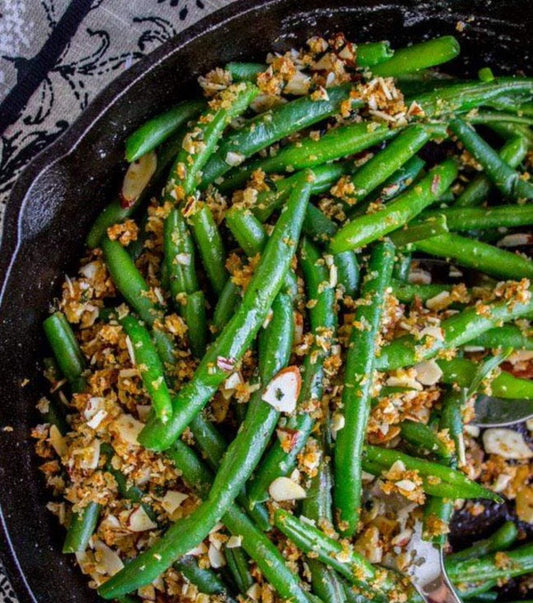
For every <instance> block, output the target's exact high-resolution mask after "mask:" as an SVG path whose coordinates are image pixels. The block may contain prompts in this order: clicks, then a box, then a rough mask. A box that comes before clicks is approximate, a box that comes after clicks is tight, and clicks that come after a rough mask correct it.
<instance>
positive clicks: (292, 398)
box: [261, 366, 302, 413]
mask: <svg viewBox="0 0 533 603" xmlns="http://www.w3.org/2000/svg"><path fill="white" fill-rule="evenodd" d="M301 386H302V377H301V375H300V371H299V370H298V367H296V366H288V367H287V368H284V369H282V370H281V371H280V372H279V373H278V374H277V375H276V376H275V377H274V378H273V379H272V381H271V382H270V383H269V384H268V385H267V386H266V388H265V391H264V392H263V396H262V398H261V399H262V400H263V401H264V402H266V403H267V404H270V405H271V406H272V407H273V408H275V409H276V410H277V411H278V412H286V413H291V412H293V411H294V409H295V408H296V403H297V402H298V396H299V395H300V388H301Z"/></svg>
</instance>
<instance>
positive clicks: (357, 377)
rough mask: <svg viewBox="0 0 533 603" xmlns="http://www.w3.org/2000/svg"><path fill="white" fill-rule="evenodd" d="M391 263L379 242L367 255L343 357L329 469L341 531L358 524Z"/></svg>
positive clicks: (389, 250) (388, 249) (390, 251)
mask: <svg viewBox="0 0 533 603" xmlns="http://www.w3.org/2000/svg"><path fill="white" fill-rule="evenodd" d="M393 264H394V246H393V245H392V244H391V243H380V244H378V245H377V246H376V247H375V248H374V250H373V251H372V255H371V257H370V261H369V264H368V269H367V274H366V276H365V279H364V281H363V284H362V288H361V298H362V299H363V300H365V303H364V304H361V305H359V306H358V307H357V309H356V312H355V319H354V327H353V330H352V334H351V337H350V344H349V348H348V354H347V357H346V371H345V382H344V389H343V393H342V414H343V416H344V427H343V429H341V430H340V431H339V432H338V434H337V443H336V446H335V455H334V467H335V487H334V499H335V509H336V511H337V513H338V517H337V523H338V526H339V527H340V531H341V532H342V533H343V534H346V535H349V536H351V535H353V534H354V532H355V531H356V530H357V526H358V523H359V514H360V507H361V496H362V481H361V473H362V468H361V456H362V450H363V443H364V440H365V433H366V426H367V423H368V417H369V415H370V407H371V390H372V384H373V380H372V375H373V372H374V366H375V360H376V355H377V352H376V340H377V337H378V333H379V329H380V324H381V319H382V316H383V311H384V303H385V291H386V289H387V287H388V285H389V281H390V278H391V275H392V267H393Z"/></svg>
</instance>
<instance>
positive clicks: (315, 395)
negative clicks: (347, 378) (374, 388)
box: [248, 239, 336, 505]
mask: <svg viewBox="0 0 533 603" xmlns="http://www.w3.org/2000/svg"><path fill="white" fill-rule="evenodd" d="M300 262H301V266H302V270H303V272H304V277H305V284H306V288H307V295H308V298H309V299H314V300H316V304H315V305H314V306H313V307H312V308H310V310H309V316H310V322H311V329H312V331H313V334H315V335H320V336H321V337H322V338H323V341H324V343H325V345H326V346H327V345H328V344H329V345H331V343H332V341H333V337H334V329H335V324H336V323H335V314H334V307H333V306H334V301H335V292H334V289H333V287H331V286H328V285H327V283H328V270H327V268H326V266H325V262H324V260H323V259H322V257H321V255H320V253H319V252H318V250H317V249H316V248H315V247H313V245H312V244H311V243H310V242H309V241H308V240H307V239H304V240H303V242H302V250H301V254H300ZM326 358H327V353H326V352H325V350H324V349H323V348H322V347H321V346H318V345H314V346H313V348H312V349H311V350H310V353H309V354H308V355H307V356H306V357H305V359H304V365H303V371H302V387H301V390H300V395H299V397H298V404H297V410H296V413H295V415H294V416H293V417H291V418H290V419H289V421H288V425H287V427H288V429H291V430H293V432H292V433H293V437H292V442H293V444H292V446H291V447H290V450H288V451H287V450H286V449H285V448H284V447H283V446H282V445H281V443H280V441H278V440H277V441H275V442H274V443H273V444H272V446H271V448H270V449H269V451H268V453H267V455H266V456H265V458H264V459H263V460H262V462H261V466H260V467H259V469H258V470H257V472H256V474H255V476H254V478H253V479H252V480H251V481H250V483H249V485H248V497H249V499H250V504H251V505H255V504H256V503H257V502H262V501H265V500H267V499H268V497H269V494H268V487H269V486H270V484H271V483H272V482H273V481H274V480H275V479H276V478H277V477H280V476H283V475H287V474H288V473H290V471H291V470H292V469H294V467H295V465H296V459H297V456H298V454H299V453H300V452H301V451H302V449H303V447H304V446H305V443H306V441H307V438H308V437H309V434H310V433H311V430H312V428H313V426H314V424H315V420H314V419H313V417H312V416H311V413H310V412H309V409H310V408H314V405H315V404H318V403H319V400H320V398H321V396H322V391H323V364H324V360H325V359H326Z"/></svg>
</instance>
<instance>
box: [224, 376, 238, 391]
mask: <svg viewBox="0 0 533 603" xmlns="http://www.w3.org/2000/svg"><path fill="white" fill-rule="evenodd" d="M242 383H243V379H242V377H241V374H240V373H239V372H235V373H231V375H230V376H229V377H228V378H227V379H226V381H224V385H223V386H222V389H223V390H225V391H230V392H231V391H233V390H235V389H236V388H237V387H238V386H239V385H241V384H242Z"/></svg>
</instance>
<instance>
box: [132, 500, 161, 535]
mask: <svg viewBox="0 0 533 603" xmlns="http://www.w3.org/2000/svg"><path fill="white" fill-rule="evenodd" d="M126 525H127V527H128V529H129V530H130V531H132V532H146V531H147V530H154V529H155V528H157V524H156V523H155V522H154V521H152V520H151V519H150V518H149V517H148V514H147V513H146V511H145V510H144V508H143V507H142V506H139V507H137V508H136V509H134V510H133V511H132V512H131V513H130V514H129V517H128V521H127V522H126Z"/></svg>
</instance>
